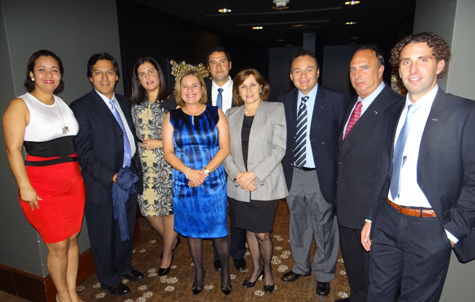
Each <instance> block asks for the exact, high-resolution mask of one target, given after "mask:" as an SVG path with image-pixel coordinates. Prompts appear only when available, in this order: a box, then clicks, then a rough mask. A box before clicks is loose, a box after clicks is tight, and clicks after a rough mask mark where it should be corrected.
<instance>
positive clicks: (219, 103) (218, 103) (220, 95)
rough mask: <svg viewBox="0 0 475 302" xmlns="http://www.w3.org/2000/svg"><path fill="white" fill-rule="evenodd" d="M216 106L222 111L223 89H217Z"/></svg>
mask: <svg viewBox="0 0 475 302" xmlns="http://www.w3.org/2000/svg"><path fill="white" fill-rule="evenodd" d="M216 106H218V107H219V108H220V109H223V88H218V97H217V98H216Z"/></svg>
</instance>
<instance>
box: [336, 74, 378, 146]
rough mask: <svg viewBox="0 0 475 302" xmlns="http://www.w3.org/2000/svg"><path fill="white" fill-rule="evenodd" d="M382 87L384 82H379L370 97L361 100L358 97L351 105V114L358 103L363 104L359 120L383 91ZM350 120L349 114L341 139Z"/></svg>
mask: <svg viewBox="0 0 475 302" xmlns="http://www.w3.org/2000/svg"><path fill="white" fill-rule="evenodd" d="M384 86H386V85H385V84H384V82H381V84H379V85H378V87H376V89H375V90H374V91H373V93H371V94H370V95H368V96H367V97H365V98H364V99H362V98H361V97H360V96H358V100H357V101H356V103H355V104H354V105H353V108H352V109H351V112H353V110H355V107H356V104H357V103H358V101H361V103H362V104H363V106H361V115H360V118H361V117H362V116H363V114H364V113H365V111H366V109H368V107H369V106H371V104H372V103H373V101H374V99H376V97H377V96H378V95H379V93H380V92H381V91H383V89H384ZM350 119H351V114H350V116H349V117H348V120H347V121H346V124H345V128H343V137H345V132H346V128H347V127H348V122H349V121H350Z"/></svg>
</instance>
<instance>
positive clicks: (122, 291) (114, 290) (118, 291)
mask: <svg viewBox="0 0 475 302" xmlns="http://www.w3.org/2000/svg"><path fill="white" fill-rule="evenodd" d="M102 288H103V289H105V290H107V291H108V292H109V293H110V294H111V295H114V296H124V295H127V294H128V293H130V288H128V287H127V285H125V284H124V283H122V282H121V283H117V284H116V285H114V286H103V287H102Z"/></svg>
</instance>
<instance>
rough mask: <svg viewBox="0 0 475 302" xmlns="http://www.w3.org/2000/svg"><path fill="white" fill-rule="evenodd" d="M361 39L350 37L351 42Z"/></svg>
mask: <svg viewBox="0 0 475 302" xmlns="http://www.w3.org/2000/svg"><path fill="white" fill-rule="evenodd" d="M359 38H360V37H350V40H358V39H359Z"/></svg>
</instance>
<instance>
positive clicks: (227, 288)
mask: <svg viewBox="0 0 475 302" xmlns="http://www.w3.org/2000/svg"><path fill="white" fill-rule="evenodd" d="M232 289H233V287H232V286H231V285H229V286H226V287H221V291H222V292H223V293H224V294H225V295H226V296H229V294H230V293H231V290H232Z"/></svg>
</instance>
